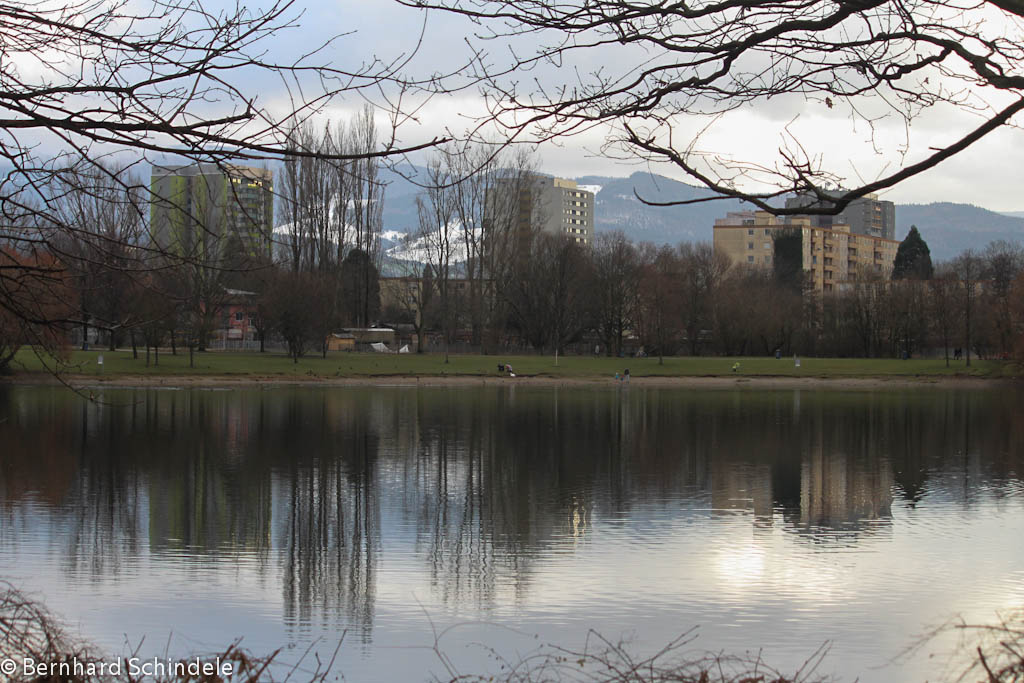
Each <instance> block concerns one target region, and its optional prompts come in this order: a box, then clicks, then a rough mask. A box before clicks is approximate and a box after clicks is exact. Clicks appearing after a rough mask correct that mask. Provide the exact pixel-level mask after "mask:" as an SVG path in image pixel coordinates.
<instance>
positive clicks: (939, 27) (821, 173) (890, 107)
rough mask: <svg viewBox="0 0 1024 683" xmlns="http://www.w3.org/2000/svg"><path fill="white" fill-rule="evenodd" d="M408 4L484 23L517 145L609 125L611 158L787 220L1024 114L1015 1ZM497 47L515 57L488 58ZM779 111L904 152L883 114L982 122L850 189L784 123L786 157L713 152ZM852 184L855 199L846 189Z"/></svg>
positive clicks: (482, 32)
mask: <svg viewBox="0 0 1024 683" xmlns="http://www.w3.org/2000/svg"><path fill="white" fill-rule="evenodd" d="M398 2H400V3H401V4H404V5H407V6H410V7H418V8H426V9H433V10H439V11H443V12H447V13H455V14H458V15H462V16H464V17H466V18H468V19H469V20H471V21H472V22H473V23H474V24H475V25H476V29H475V35H474V38H475V39H476V40H475V41H472V43H471V47H472V49H473V50H474V57H475V70H474V71H473V72H472V74H471V75H470V76H471V78H472V79H475V82H477V83H479V84H480V85H482V86H483V88H484V90H485V92H486V93H487V95H488V104H489V111H490V116H489V121H490V122H497V124H498V125H499V126H501V127H503V128H504V130H505V131H506V132H507V133H508V135H509V136H510V137H526V136H528V135H532V136H534V137H536V138H539V139H551V138H556V137H562V136H568V135H574V134H578V133H581V132H585V131H588V130H590V129H592V128H595V127H602V129H604V128H605V127H607V130H608V131H609V133H608V136H607V137H608V140H609V143H608V145H607V146H606V148H605V150H604V151H605V152H606V153H614V152H615V150H623V151H624V152H625V153H626V154H627V155H629V156H632V157H634V158H635V157H640V158H643V159H648V160H652V161H655V162H667V163H670V164H672V165H674V166H675V167H676V168H678V169H680V170H681V171H683V172H685V173H686V174H687V175H689V176H690V177H692V178H694V179H696V180H698V181H699V182H701V183H702V184H704V185H706V186H707V187H709V188H711V189H712V190H714V191H715V192H716V193H719V194H720V195H724V196H731V197H741V198H743V199H746V200H748V201H750V202H752V203H753V204H755V205H756V206H758V207H759V208H761V209H764V210H766V211H770V212H772V213H776V214H791V213H796V212H800V213H805V212H807V211H808V209H806V208H796V207H794V208H792V209H785V208H779V207H777V206H773V203H772V201H771V200H772V199H775V198H778V197H780V196H782V195H783V194H784V193H787V192H794V191H797V192H808V193H810V194H811V195H813V196H815V197H816V198H817V199H819V200H823V201H824V204H822V205H819V206H816V207H814V208H813V209H811V211H813V212H816V213H836V212H839V211H842V209H843V208H844V207H845V206H846V205H847V204H848V203H849V202H850V201H852V200H853V199H855V198H858V197H862V196H864V195H865V194H867V193H870V192H876V191H879V190H882V189H885V188H888V187H892V186H893V185H895V184H897V183H899V182H900V181H903V180H905V179H907V178H909V177H912V176H914V175H916V174H918V173H921V172H923V171H925V170H927V169H930V168H932V167H934V166H936V165H937V164H939V163H941V162H943V161H944V160H946V159H949V158H950V157H952V156H954V155H956V154H958V153H960V152H962V151H963V150H964V149H966V148H968V147H970V146H971V145H972V144H974V143H976V142H977V141H979V140H981V139H982V138H984V137H985V136H986V135H988V134H990V133H992V132H993V131H995V130H997V129H999V128H1001V127H1003V126H1006V125H1008V124H1010V123H1011V119H1012V118H1013V117H1014V115H1015V114H1017V113H1019V112H1020V111H1022V110H1024V70H1022V68H1021V64H1022V63H1024V62H1022V57H1024V42H1022V41H1021V30H1022V28H1021V27H1022V24H1021V21H1020V19H1021V17H1024V4H1022V3H1020V2H1016V1H1012V2H1011V1H1004V0H994V1H991V2H977V3H973V4H969V5H962V4H959V3H954V2H949V1H940V2H928V3H912V2H904V1H902V0H891V1H888V2H804V1H803V0H782V1H776V0H771V1H770V2H769V1H765V0H735V1H730V2H710V3H687V2H656V3H652V2H648V1H646V0H567V1H566V2H559V3H551V2H549V1H548V0H521V1H520V0H516V1H515V2H511V1H509V0H398ZM495 43H498V44H501V45H502V46H503V47H504V46H506V45H508V46H509V47H508V49H507V50H504V49H503V50H501V51H498V50H493V51H492V50H488V49H487V47H488V45H489V44H495ZM595 54H599V55H602V59H601V62H600V65H595V64H594V59H593V55H595ZM527 74H528V76H529V77H528V78H527V77H524V76H526V75H527ZM566 74H573V77H571V78H570V79H569V80H568V81H567V79H566ZM454 85H455V84H454V83H453V87H454ZM458 85H463V82H461V81H460V82H459V83H458ZM769 100H772V105H773V107H774V108H775V110H776V112H778V111H780V109H781V110H784V109H785V108H786V107H787V106H789V105H790V104H792V105H793V107H792V110H793V111H794V113H796V112H798V111H799V110H800V109H802V108H805V107H806V106H807V105H808V104H810V105H812V106H817V107H820V111H821V112H829V110H833V109H836V110H838V111H836V114H841V115H845V116H846V117H848V118H849V119H851V120H852V121H853V122H854V123H855V124H856V125H857V126H858V127H859V128H860V129H862V130H866V131H867V132H868V133H867V134H868V136H869V137H870V139H871V141H872V142H874V143H875V149H876V151H880V150H882V149H884V148H888V149H893V147H894V146H893V145H891V144H887V143H886V142H884V141H882V140H881V136H876V135H875V132H876V131H877V130H879V129H880V128H881V127H882V126H883V125H885V124H886V121H885V119H887V118H888V119H891V120H892V121H893V123H894V124H895V127H896V128H898V129H904V130H906V129H908V128H909V125H910V123H911V122H912V121H913V120H914V119H915V118H916V117H918V116H919V115H921V114H922V112H924V111H926V110H930V109H935V110H936V111H941V112H949V111H954V112H966V113H968V114H970V115H975V116H976V119H975V120H974V121H971V118H972V117H971V116H966V117H961V118H963V119H965V120H967V121H968V123H966V124H962V125H960V126H959V127H958V128H957V129H955V130H951V131H950V133H949V135H948V136H947V137H946V138H945V139H944V140H942V141H939V142H936V141H935V140H934V139H933V138H931V137H929V138H928V142H927V144H928V145H929V147H927V148H925V149H922V150H920V152H917V150H916V149H915V150H912V151H914V152H917V153H912V154H907V153H906V151H905V149H904V150H901V151H897V152H896V154H894V157H893V158H892V159H891V160H890V163H889V164H885V165H883V164H880V167H881V170H880V171H878V173H877V175H875V177H871V176H872V175H874V174H873V173H867V172H866V171H862V170H857V171H856V172H855V173H854V177H853V178H852V184H853V185H854V187H849V186H850V184H851V182H850V181H851V179H848V178H845V177H843V176H841V175H840V174H839V169H840V168H845V167H846V164H847V159H846V158H845V157H844V158H838V159H836V160H835V163H836V167H833V168H829V167H827V166H826V164H825V162H824V161H823V156H822V155H821V154H820V151H819V150H814V149H805V148H804V146H803V145H802V144H801V141H800V140H798V139H795V137H794V136H793V135H792V134H789V133H788V131H789V130H790V127H788V126H787V127H780V135H781V136H782V144H781V145H780V147H779V151H778V154H777V156H776V157H775V158H774V160H771V159H767V160H763V161H758V160H755V159H750V158H747V159H744V158H735V157H734V156H732V155H729V154H723V153H721V152H726V151H728V150H722V149H718V148H704V147H703V146H702V142H701V140H700V135H701V130H702V128H703V130H704V131H705V132H706V131H707V127H711V126H714V125H715V124H716V122H718V121H719V117H720V116H721V115H722V114H724V113H728V112H730V111H732V110H735V109H738V108H740V107H749V106H751V105H756V104H757V103H765V102H768V101H769ZM697 117H701V119H700V121H701V122H700V123H699V124H697V125H694V124H693V121H694V120H695V119H697ZM790 118H791V116H789V115H786V114H782V115H781V116H777V119H781V120H783V121H789V120H790ZM837 118H839V117H837ZM727 121H728V119H725V120H722V124H723V125H728V123H727ZM947 125H948V124H947ZM899 147H901V148H903V147H906V145H900V146H899ZM741 157H742V153H741ZM839 164H843V166H839ZM844 172H846V171H844ZM865 174H867V177H866V178H862V177H860V176H861V175H865ZM843 186H846V187H848V188H849V189H845V190H837V189H835V188H837V187H843ZM694 201H702V200H694ZM704 201H706V200H704ZM677 203H687V202H682V201H681V202H677Z"/></svg>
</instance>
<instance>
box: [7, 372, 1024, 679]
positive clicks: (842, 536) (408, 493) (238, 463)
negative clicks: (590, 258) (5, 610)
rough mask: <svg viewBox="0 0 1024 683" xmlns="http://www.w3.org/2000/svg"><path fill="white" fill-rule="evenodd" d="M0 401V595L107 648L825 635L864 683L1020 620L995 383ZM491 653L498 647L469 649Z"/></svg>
mask: <svg viewBox="0 0 1024 683" xmlns="http://www.w3.org/2000/svg"><path fill="white" fill-rule="evenodd" d="M103 397H104V398H105V399H108V400H110V401H112V402H113V403H115V404H117V405H113V406H111V405H89V404H86V403H84V402H82V401H80V400H79V399H78V398H76V397H74V396H73V395H71V394H70V393H67V392H64V391H62V390H54V389H51V388H25V387H16V388H0V418H2V419H3V421H2V422H0V444H2V446H0V453H2V456H0V576H3V577H7V578H10V579H11V580H12V581H13V582H14V583H15V584H17V585H19V586H21V587H23V588H25V589H27V590H29V591H31V592H33V593H35V594H36V595H38V596H40V597H41V598H42V599H44V600H45V601H46V603H47V604H48V605H49V606H50V607H51V608H53V609H54V610H56V611H58V612H59V613H61V614H63V615H64V616H65V617H66V618H67V619H68V620H69V621H70V622H71V623H72V624H74V625H76V626H78V627H80V628H81V631H82V633H83V635H85V636H87V637H89V638H91V639H92V640H94V641H97V642H98V643H99V644H100V645H101V646H103V647H105V648H107V649H108V650H110V651H114V652H119V651H122V650H123V649H124V639H125V636H127V638H128V641H129V643H131V644H138V642H139V641H140V640H142V638H143V637H145V639H146V640H145V642H146V643H147V644H150V646H152V647H153V651H154V653H160V654H162V652H163V649H164V648H165V647H167V645H166V643H167V642H168V638H169V636H170V643H171V644H170V646H169V647H170V651H171V652H172V654H185V653H187V652H191V651H195V650H202V651H210V650H215V649H218V648H223V647H224V646H225V645H227V644H229V643H230V642H231V641H232V640H234V639H235V638H236V637H244V644H245V645H246V646H247V647H249V648H251V649H253V650H255V651H257V652H269V651H272V650H275V649H277V648H278V647H281V646H282V645H285V646H294V648H295V649H294V650H289V651H286V652H285V654H284V655H283V658H284V659H285V660H288V659H289V658H290V657H294V656H297V655H296V653H297V652H300V651H301V650H302V649H304V648H305V647H306V646H307V645H308V644H309V643H310V642H312V641H314V640H315V639H317V638H324V643H325V644H324V646H322V647H321V648H320V649H321V650H324V651H329V650H331V649H333V646H332V645H329V644H330V643H335V642H337V640H338V639H339V638H341V637H342V634H344V643H343V646H342V651H341V659H340V665H339V670H340V671H341V672H343V673H344V674H345V675H346V676H347V677H348V679H349V680H388V679H398V678H414V679H415V678H423V677H425V676H426V675H427V672H429V671H431V670H433V671H436V672H440V671H441V668H440V666H439V662H438V660H437V659H436V657H435V656H434V654H433V653H432V652H431V651H430V647H431V646H432V645H433V642H434V636H433V635H432V634H433V633H437V632H441V631H443V630H444V629H446V628H448V627H453V626H454V628H453V629H452V630H451V631H449V632H446V634H445V635H444V638H443V639H442V646H443V647H444V650H445V652H446V653H447V654H449V655H450V656H451V657H452V658H453V660H454V661H455V662H456V663H457V665H458V666H460V667H461V668H462V670H463V671H464V672H465V671H471V672H477V671H483V670H486V669H487V668H488V667H493V666H494V658H493V653H492V652H491V650H490V649H489V648H493V649H494V650H496V651H497V652H498V653H500V654H502V655H504V656H506V657H511V658H513V659H514V658H515V656H516V655H517V653H520V654H521V653H524V652H530V651H532V650H533V649H534V648H536V647H537V646H538V645H540V644H543V643H546V642H550V643H557V644H564V645H568V646H578V645H580V644H581V643H582V642H583V639H584V638H585V637H586V633H587V630H588V629H596V630H597V631H599V632H600V633H602V634H603V635H605V636H606V637H608V638H609V639H611V640H613V641H617V640H619V639H620V638H625V639H627V640H631V641H632V645H631V647H633V648H634V649H635V650H636V651H638V652H652V651H654V650H656V649H658V648H660V646H661V645H663V644H664V643H665V642H667V641H668V640H670V639H672V638H673V637H675V636H676V635H678V634H680V633H683V632H685V631H687V630H689V629H690V628H692V627H695V626H696V627H699V634H700V637H699V639H698V641H697V642H696V644H695V647H705V648H708V649H711V650H716V651H717V650H726V651H732V652H739V653H742V652H744V651H747V650H755V651H756V650H757V649H760V648H763V649H764V653H765V657H766V658H767V659H768V661H769V662H770V663H773V664H775V665H777V666H779V667H781V668H783V669H795V668H796V667H797V666H799V664H800V663H801V662H802V661H803V660H804V658H806V657H807V656H809V655H810V654H811V653H813V652H814V651H815V649H816V648H817V647H818V646H819V645H821V644H822V643H823V642H825V641H829V642H831V643H832V646H831V647H832V649H831V652H830V655H829V657H828V658H827V659H826V664H825V666H824V670H825V671H826V672H835V673H839V674H841V675H842V677H843V678H844V679H845V680H853V678H855V677H856V676H858V675H859V676H860V677H861V679H862V680H914V679H916V680H923V679H924V678H926V677H929V676H931V677H934V676H935V674H936V670H935V668H934V667H935V666H936V665H935V664H934V662H933V661H930V660H929V659H928V657H927V656H926V655H927V654H928V653H929V652H930V651H932V650H941V649H943V648H947V647H948V644H947V643H944V642H942V641H936V642H935V643H934V644H932V645H930V646H929V647H930V648H931V650H929V649H928V648H926V650H925V652H924V653H923V654H922V655H921V656H917V657H910V658H904V659H901V660H900V661H899V662H898V663H890V661H889V660H890V659H891V658H893V657H895V656H897V655H899V654H900V653H901V652H902V651H903V650H904V648H906V647H907V646H909V645H911V644H912V643H913V642H914V638H915V636H916V635H918V634H922V633H924V632H925V631H926V630H927V629H929V628H931V627H933V626H936V625H938V624H940V623H942V622H943V621H945V620H947V619H949V618H951V617H952V616H954V615H958V614H959V615H963V616H964V617H966V618H970V619H974V620H981V621H991V620H992V619H994V616H995V612H996V610H1001V609H1003V610H1005V609H1011V608H1018V607H1021V606H1024V552H1022V551H1021V549H1020V547H1019V546H1020V544H1019V543H1018V542H1016V541H1015V540H1014V539H1019V538H1021V537H1024V485H1022V482H1021V478H1020V473H1021V472H1022V471H1024V469H1022V464H1024V463H1022V461H1024V419H1022V418H1024V415H1022V414H1021V409H1020V408H1017V407H1015V406H1019V405H1021V404H1020V402H1019V401H1016V400H1007V399H1008V397H1007V396H1006V395H1005V393H1002V392H1000V391H982V390H970V391H945V390H934V389H927V390H924V389H922V390H918V391H892V392H874V393H867V392H865V393H848V392H847V393H843V392H828V391H820V392H807V391H803V392H796V391H749V390H748V391H703V392H693V391H687V390H670V389H644V388H642V387H637V386H634V387H632V388H630V389H628V390H621V389H608V390H605V389H562V388H553V387H546V388H539V389H530V388H528V387H522V386H517V387H515V388H507V387H480V388H465V387H459V388H428V389H403V388H352V389H329V390H318V389H305V388H294V389H274V390H258V391H230V392H212V391H201V390H189V391H179V392H159V391H154V390H139V391H119V392H105V393H104V396H103ZM473 643H482V645H475V646H474V645H472V644H473Z"/></svg>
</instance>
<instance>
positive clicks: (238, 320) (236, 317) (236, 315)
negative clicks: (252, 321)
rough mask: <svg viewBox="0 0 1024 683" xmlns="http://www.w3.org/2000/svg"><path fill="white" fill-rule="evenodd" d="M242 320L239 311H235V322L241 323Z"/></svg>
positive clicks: (242, 317) (242, 316)
mask: <svg viewBox="0 0 1024 683" xmlns="http://www.w3.org/2000/svg"><path fill="white" fill-rule="evenodd" d="M243 319H244V314H243V313H242V312H241V311H236V312H235V322H242V320H243Z"/></svg>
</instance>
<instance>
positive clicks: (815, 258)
mask: <svg viewBox="0 0 1024 683" xmlns="http://www.w3.org/2000/svg"><path fill="white" fill-rule="evenodd" d="M817 262H818V255H817V254H815V255H814V256H812V257H811V263H817Z"/></svg>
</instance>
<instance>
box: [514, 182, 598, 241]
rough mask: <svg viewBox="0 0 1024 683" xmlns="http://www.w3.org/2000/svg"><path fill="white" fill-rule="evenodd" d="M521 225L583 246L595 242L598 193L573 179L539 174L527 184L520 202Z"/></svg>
mask: <svg viewBox="0 0 1024 683" xmlns="http://www.w3.org/2000/svg"><path fill="white" fill-rule="evenodd" d="M519 212H520V218H519V223H520V224H521V225H527V224H528V225H530V226H532V227H535V228H540V229H541V230H543V231H545V232H549V233H552V234H556V235H565V236H566V237H568V238H570V239H572V240H575V241H576V242H579V243H581V244H590V243H591V242H593V239H594V193H593V192H590V191H589V190H584V189H582V188H580V187H579V186H577V184H576V182H575V181H573V180H564V179H562V178H551V177H548V176H541V175H537V176H534V177H533V178H531V179H530V181H529V182H528V183H527V184H526V189H525V190H524V191H523V192H522V193H521V195H520V202H519Z"/></svg>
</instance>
